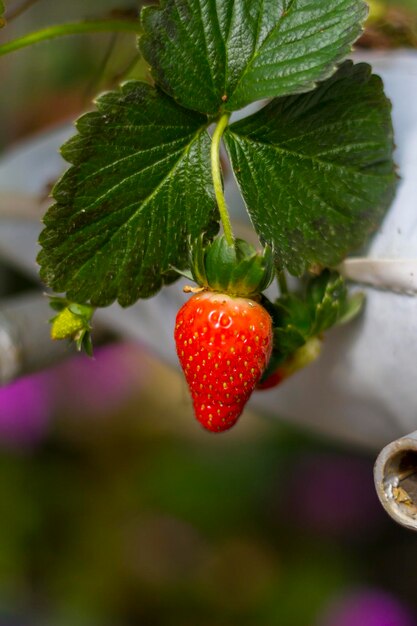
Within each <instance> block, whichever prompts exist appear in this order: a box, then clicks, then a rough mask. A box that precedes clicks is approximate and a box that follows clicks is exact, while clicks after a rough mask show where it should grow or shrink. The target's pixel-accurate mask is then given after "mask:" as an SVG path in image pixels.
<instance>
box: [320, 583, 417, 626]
mask: <svg viewBox="0 0 417 626" xmlns="http://www.w3.org/2000/svg"><path fill="white" fill-rule="evenodd" d="M416 624H417V622H416V618H415V616H413V615H412V614H411V612H410V610H409V609H408V608H407V607H406V606H404V605H403V604H402V603H401V602H400V601H399V600H398V599H397V598H395V597H394V596H393V595H391V594H389V593H386V592H384V591H380V590H377V589H369V590H361V591H356V592H353V593H350V594H349V595H346V596H345V597H344V598H341V599H339V600H338V601H337V602H336V603H334V604H333V606H331V607H330V608H329V609H328V610H327V611H326V614H325V615H324V616H323V617H322V618H321V619H320V620H319V622H318V626H416Z"/></svg>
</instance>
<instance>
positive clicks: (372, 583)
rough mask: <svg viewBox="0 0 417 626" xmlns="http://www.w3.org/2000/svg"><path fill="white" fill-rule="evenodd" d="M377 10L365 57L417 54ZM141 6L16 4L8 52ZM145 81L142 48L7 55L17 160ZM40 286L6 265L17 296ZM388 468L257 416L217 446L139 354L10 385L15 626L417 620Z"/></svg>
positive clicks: (402, 11)
mask: <svg viewBox="0 0 417 626" xmlns="http://www.w3.org/2000/svg"><path fill="white" fill-rule="evenodd" d="M371 8H372V11H371V17H370V19H369V22H368V27H367V29H366V32H365V33H364V36H363V38H362V39H361V41H360V45H361V46H362V47H364V48H372V49H383V50H387V49H395V48H398V47H409V48H410V47H411V48H412V47H417V2H416V1H414V0H407V1H406V0H403V1H400V0H398V1H397V2H389V3H388V2H387V3H383V2H381V3H379V2H374V3H372V7H371ZM137 11H138V2H136V1H132V2H129V1H128V0H72V2H70V3H68V2H64V1H63V0H54V1H52V0H38V1H34V0H32V1H31V2H27V1H26V2H24V1H22V0H9V1H8V2H7V0H6V17H9V18H10V19H9V20H8V23H7V24H6V27H5V28H4V29H3V30H2V31H0V44H1V43H2V42H5V41H8V40H10V39H12V38H14V37H17V36H20V35H22V34H24V33H27V32H30V31H32V30H35V29H37V28H41V27H42V26H46V25H49V24H54V23H59V22H64V21H73V20H77V19H80V18H83V17H90V18H91V17H102V16H109V15H111V14H113V15H122V16H129V15H134V14H135V13H137ZM144 71H145V68H144V67H143V65H142V64H141V61H140V60H139V58H138V57H137V54H136V49H135V37H134V36H133V35H121V34H119V35H112V34H99V35H98V34H96V35H84V36H78V37H70V38H64V39H60V40H56V41H52V42H46V43H42V44H40V45H38V46H36V47H34V48H28V49H26V50H22V51H19V52H16V53H14V54H11V55H9V56H5V57H1V58H0V81H1V96H0V116H1V123H0V151H1V152H3V151H5V150H6V149H7V148H9V147H11V146H13V145H15V144H16V143H17V142H19V141H21V140H24V138H26V137H29V136H32V135H33V134H35V133H40V132H43V131H45V130H46V129H49V128H51V127H53V126H54V125H56V124H58V123H60V122H62V121H68V120H69V119H74V118H75V117H76V116H77V115H79V114H80V113H81V112H82V111H85V110H86V109H88V108H89V107H91V101H92V98H93V97H94V96H95V95H96V94H97V93H98V92H100V91H102V90H103V89H106V88H109V87H113V86H114V85H116V84H117V83H118V82H120V80H122V79H125V78H127V77H137V78H140V77H143V76H144ZM52 182H53V181H51V183H52ZM48 191H49V190H48V189H45V195H47V193H48ZM31 286H34V285H31V284H30V282H29V280H28V279H27V278H26V277H25V276H23V275H20V274H19V272H18V271H16V269H15V268H12V267H8V266H7V265H5V264H0V296H1V297H6V296H9V295H11V294H15V293H19V292H23V291H25V290H27V289H28V288H29V287H31ZM277 398H278V396H277ZM373 457H374V453H373V452H372V451H367V450H352V449H347V448H342V447H340V446H339V445H336V444H335V443H333V442H330V441H324V440H318V439H316V438H313V437H312V436H311V435H310V434H309V433H307V434H306V433H304V432H301V431H298V430H295V429H293V428H290V427H289V426H288V425H287V424H280V423H278V422H276V421H271V420H268V419H267V418H266V417H265V416H262V415H255V414H253V413H251V411H250V410H249V411H246V413H245V415H244V416H243V418H242V419H241V421H240V423H239V426H238V427H237V428H236V429H234V430H232V431H230V432H229V433H227V434H225V435H222V436H221V437H213V436H211V435H209V434H206V433H205V432H203V431H202V430H201V429H200V428H199V427H198V425H197V424H196V423H195V422H194V420H193V417H192V410H191V405H190V401H189V399H188V395H187V391H186V388H185V385H184V382H183V379H182V376H181V375H180V372H179V371H175V370H172V369H169V368H168V367H166V366H165V365H163V364H161V363H160V362H158V361H157V360H156V359H155V358H154V357H153V356H152V354H150V353H148V352H147V351H146V350H145V349H144V348H143V347H142V346H141V345H139V344H133V343H121V342H120V341H118V340H117V337H112V336H108V337H106V342H105V344H104V345H102V346H100V347H99V348H97V350H96V353H95V358H94V359H93V360H91V359H88V358H87V357H84V356H73V355H71V354H70V353H69V355H68V359H67V360H66V361H64V362H62V363H60V364H58V365H57V366H55V367H54V368H53V369H49V370H46V371H45V370H44V371H41V372H38V373H35V374H33V375H31V376H27V377H25V378H21V379H19V380H17V381H15V382H13V383H11V384H9V385H7V386H5V387H3V388H1V389H0V626H38V625H42V626H133V625H135V626H139V625H140V626H142V625H143V626H235V625H236V624H239V626H273V625H275V624H277V625H278V624H279V625H280V626H416V625H417V571H416V565H415V564H416V562H417V538H416V536H415V535H413V534H411V533H410V532H408V531H406V530H404V529H401V528H399V527H396V526H395V525H394V523H393V522H392V521H391V520H389V519H388V518H387V517H386V515H385V513H384V512H383V511H382V509H381V507H380V505H379V504H378V501H377V498H376V495H375V493H374V487H373V479H372V465H373Z"/></svg>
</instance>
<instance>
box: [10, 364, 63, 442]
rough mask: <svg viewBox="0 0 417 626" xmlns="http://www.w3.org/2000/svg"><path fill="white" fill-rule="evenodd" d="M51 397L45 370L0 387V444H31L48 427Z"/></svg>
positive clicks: (48, 378) (38, 439)
mask: <svg viewBox="0 0 417 626" xmlns="http://www.w3.org/2000/svg"><path fill="white" fill-rule="evenodd" d="M51 409H52V401H51V387H50V377H49V376H48V374H44V373H42V374H34V375H32V376H27V377H25V378H21V379H19V380H17V381H15V382H13V383H11V384H9V385H7V386H6V387H2V388H1V389H0V445H6V446H11V447H24V448H25V447H31V446H32V445H35V444H36V443H38V442H39V441H40V440H41V439H42V438H43V436H44V435H45V432H46V430H47V427H48V422H49V418H50V416H51Z"/></svg>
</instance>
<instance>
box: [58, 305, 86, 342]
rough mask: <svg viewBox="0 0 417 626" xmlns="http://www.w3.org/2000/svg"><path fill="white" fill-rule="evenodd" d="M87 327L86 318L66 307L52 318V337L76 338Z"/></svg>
mask: <svg viewBox="0 0 417 626" xmlns="http://www.w3.org/2000/svg"><path fill="white" fill-rule="evenodd" d="M87 327H88V324H87V325H86V321H85V319H83V318H82V317H80V316H79V315H76V314H75V313H73V312H72V311H70V310H69V308H68V307H66V308H65V309H63V310H62V311H61V312H60V313H58V315H56V317H54V319H53V320H52V327H51V337H52V339H74V338H75V337H76V335H77V334H78V333H79V332H80V331H82V330H84V329H85V328H87Z"/></svg>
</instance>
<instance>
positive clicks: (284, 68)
mask: <svg viewBox="0 0 417 626" xmlns="http://www.w3.org/2000/svg"><path fill="white" fill-rule="evenodd" d="M160 5H161V6H160V8H157V7H146V8H145V9H144V10H143V11H142V25H143V28H144V35H143V36H142V38H141V40H140V49H141V51H142V53H143V55H144V57H145V59H146V60H147V61H148V63H149V64H150V65H151V68H152V75H153V77H154V79H155V81H156V83H157V84H158V85H159V86H160V87H161V88H162V89H163V90H164V91H165V92H166V93H168V94H170V95H171V96H172V97H173V98H175V100H176V101H177V102H179V103H181V104H182V105H183V106H185V107H187V108H190V109H194V110H196V111H201V112H203V113H208V114H216V113H217V112H218V111H219V110H220V109H222V110H226V111H235V110H237V109H241V108H242V107H244V106H245V105H247V104H249V103H250V102H254V101H256V100H261V99H262V98H268V97H276V96H282V95H288V94H294V93H301V92H305V91H309V90H310V89H313V88H314V87H315V83H316V81H318V80H323V79H324V78H326V77H328V76H330V75H331V74H333V72H334V71H335V69H336V66H335V64H336V63H337V62H338V61H340V60H341V59H343V57H345V56H346V55H347V54H348V53H349V52H350V50H351V47H352V44H353V42H354V41H355V40H356V39H357V38H358V36H359V35H360V34H361V31H362V24H363V22H364V20H365V18H366V16H367V6H366V4H365V3H364V2H363V0H262V1H260V0H161V3H160Z"/></svg>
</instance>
